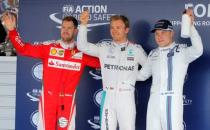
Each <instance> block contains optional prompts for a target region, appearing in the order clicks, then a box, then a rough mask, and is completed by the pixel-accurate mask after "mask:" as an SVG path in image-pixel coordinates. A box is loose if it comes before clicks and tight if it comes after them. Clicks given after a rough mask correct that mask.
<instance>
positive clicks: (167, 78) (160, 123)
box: [137, 26, 203, 130]
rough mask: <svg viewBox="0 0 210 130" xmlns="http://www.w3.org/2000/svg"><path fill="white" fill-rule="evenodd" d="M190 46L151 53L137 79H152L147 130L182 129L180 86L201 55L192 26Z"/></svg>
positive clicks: (180, 46) (169, 47) (172, 47)
mask: <svg viewBox="0 0 210 130" xmlns="http://www.w3.org/2000/svg"><path fill="white" fill-rule="evenodd" d="M190 39H191V43H192V46H189V47H188V46H187V45H184V44H176V43H175V42H173V43H172V44H171V45H170V46H168V47H159V48H156V49H154V50H152V51H151V52H150V54H149V56H148V59H147V62H146V63H145V64H144V65H143V67H142V69H141V70H140V72H139V74H138V77H137V80H141V81H144V80H146V79H148V78H149V77H150V76H152V86H151V93H150V99H149V103H148V108H147V130H183V124H182V123H183V84H184V79H185V75H186V73H187V68H188V66H189V64H190V63H191V62H193V61H194V60H195V59H197V58H198V57H200V56H201V55H202V53H203V45H202V41H201V38H200V36H199V34H198V32H197V30H196V29H195V27H194V26H192V27H191V36H190Z"/></svg>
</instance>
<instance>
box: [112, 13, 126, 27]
mask: <svg viewBox="0 0 210 130" xmlns="http://www.w3.org/2000/svg"><path fill="white" fill-rule="evenodd" d="M115 20H122V21H123V23H124V24H125V27H126V28H129V27H130V25H129V24H130V23H129V20H128V18H127V17H126V16H124V15H113V16H112V17H111V18H110V22H112V21H115Z"/></svg>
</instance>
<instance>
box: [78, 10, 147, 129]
mask: <svg viewBox="0 0 210 130" xmlns="http://www.w3.org/2000/svg"><path fill="white" fill-rule="evenodd" d="M88 19H89V12H87V11H85V12H83V13H82V14H81V17H80V21H81V26H80V29H79V33H78V37H77V41H78V42H77V43H78V49H79V50H81V51H82V52H84V53H86V54H89V55H91V56H96V57H98V58H99V59H100V64H101V72H102V82H103V95H102V103H101V115H100V116H101V130H116V128H117V125H118V123H119V128H120V130H135V119H136V106H135V98H134V90H135V82H136V76H137V72H138V67H139V65H143V64H144V63H145V62H146V59H147V56H146V53H145V52H144V50H143V49H142V47H141V46H140V45H138V44H134V43H132V42H130V41H129V40H128V36H127V35H128V32H129V20H128V18H127V17H125V16H122V15H115V16H112V17H111V20H110V34H111V36H112V39H113V40H112V42H111V43H101V44H92V43H88V41H87V23H88Z"/></svg>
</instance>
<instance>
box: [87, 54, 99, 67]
mask: <svg viewBox="0 0 210 130" xmlns="http://www.w3.org/2000/svg"><path fill="white" fill-rule="evenodd" d="M84 63H85V65H87V66H89V67H93V68H100V62H99V59H98V58H96V57H92V56H89V55H86V54H84Z"/></svg>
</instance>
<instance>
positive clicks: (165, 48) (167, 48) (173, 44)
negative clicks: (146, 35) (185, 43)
mask: <svg viewBox="0 0 210 130" xmlns="http://www.w3.org/2000/svg"><path fill="white" fill-rule="evenodd" d="M175 44H176V43H175V42H173V43H172V44H171V45H169V46H166V47H158V48H159V50H160V51H166V50H169V49H171V48H173V47H174V46H175Z"/></svg>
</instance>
